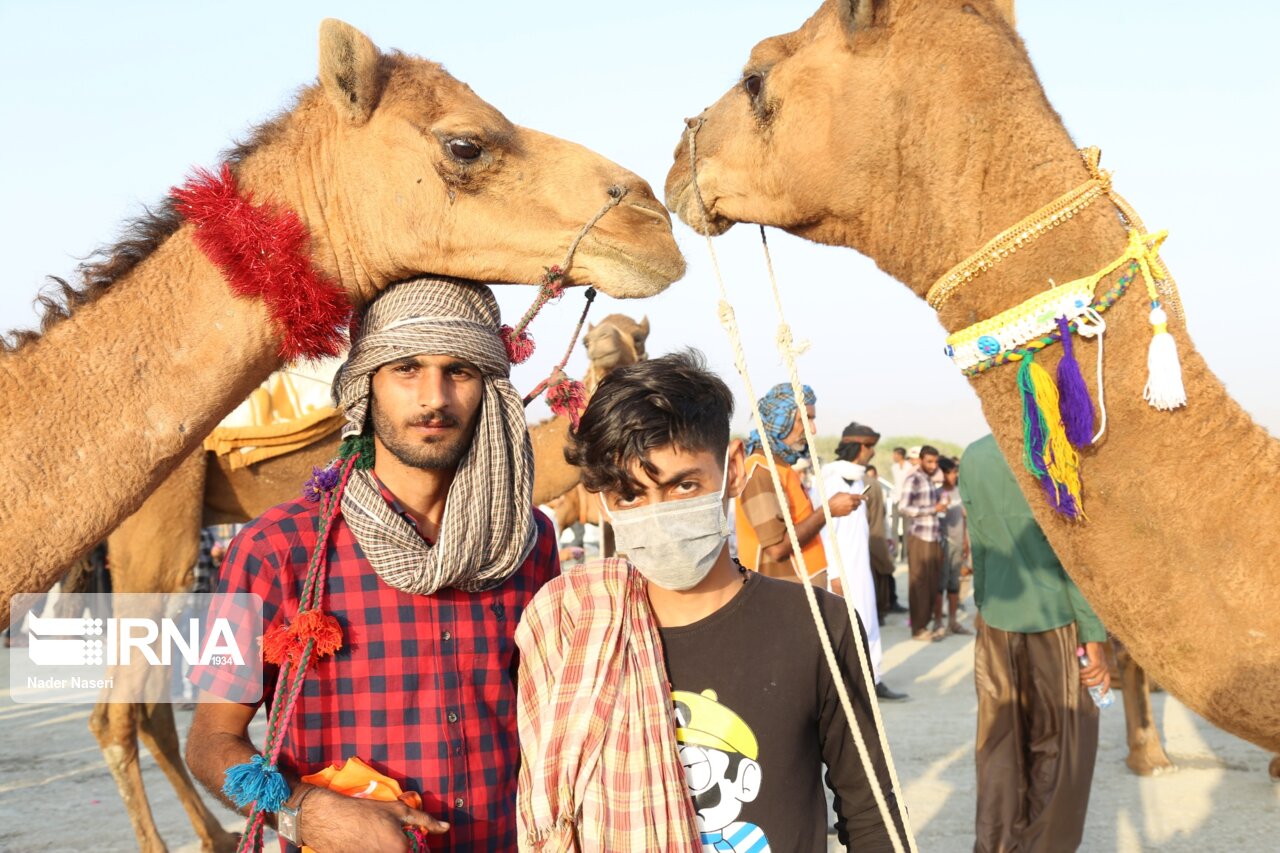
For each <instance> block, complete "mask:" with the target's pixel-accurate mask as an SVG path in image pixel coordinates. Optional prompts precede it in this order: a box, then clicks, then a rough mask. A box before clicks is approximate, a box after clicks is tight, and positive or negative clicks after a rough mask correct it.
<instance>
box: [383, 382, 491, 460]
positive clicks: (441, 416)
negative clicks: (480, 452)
mask: <svg viewBox="0 0 1280 853" xmlns="http://www.w3.org/2000/svg"><path fill="white" fill-rule="evenodd" d="M372 402H373V405H372V407H371V408H372V415H373V433H374V435H376V436H377V437H378V441H380V442H381V443H382V446H383V447H385V448H386V449H387V450H389V451H391V455H392V456H394V457H395V458H396V459H398V460H400V462H401V463H402V464H404V465H407V466H409V467H410V468H418V469H421V470H424V471H442V470H452V469H455V468H457V467H458V464H459V463H460V462H462V458H463V457H464V456H466V455H467V450H468V449H469V448H470V447H471V437H472V435H473V434H474V433H475V419H472V422H471V423H470V424H468V425H467V427H466V428H465V429H461V430H458V432H456V433H454V434H453V435H451V436H448V437H442V438H438V439H435V440H433V441H430V442H427V441H424V440H422V439H420V438H414V437H413V436H411V435H410V434H409V429H410V428H411V427H415V426H445V427H457V426H458V425H459V421H458V419H457V418H455V417H454V416H453V415H448V414H445V413H443V412H436V411H432V410H427V411H426V412H423V413H422V414H420V415H418V416H417V417H416V418H414V419H413V420H410V421H409V422H407V423H406V424H405V425H404V426H403V427H399V428H397V427H396V425H395V424H394V423H393V422H392V420H391V416H390V415H388V414H387V413H386V412H384V411H382V409H381V408H380V407H379V406H378V401H377V398H374V400H373V401H372ZM479 411H480V410H479V409H477V410H476V415H477V416H479Z"/></svg>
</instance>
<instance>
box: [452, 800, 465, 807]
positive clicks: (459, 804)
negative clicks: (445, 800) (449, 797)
mask: <svg viewBox="0 0 1280 853" xmlns="http://www.w3.org/2000/svg"><path fill="white" fill-rule="evenodd" d="M464 805H466V803H464V802H463V801H462V797H458V799H456V800H454V801H453V807H454V808H455V809H460V808H462V807H463V806H464Z"/></svg>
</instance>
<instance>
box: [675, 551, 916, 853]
mask: <svg viewBox="0 0 1280 853" xmlns="http://www.w3.org/2000/svg"><path fill="white" fill-rule="evenodd" d="M815 592H816V593H817V596H818V604H819V609H820V611H821V612H822V614H823V619H824V621H825V622H826V626H827V632H828V636H829V637H830V638H831V644H832V648H833V649H834V650H835V654H836V660H837V662H838V663H839V664H840V668H841V670H842V671H843V672H842V674H843V678H844V682H845V685H846V686H847V688H848V691H849V698H850V700H851V701H852V702H853V706H854V714H855V716H856V717H857V718H858V721H859V724H860V726H861V730H862V734H863V740H864V741H865V742H866V744H867V748H868V749H869V750H870V753H871V758H872V761H873V762H874V765H875V767H876V768H877V776H878V777H879V778H880V786H881V790H883V791H884V793H885V796H886V797H887V798H888V802H889V810H890V813H891V814H893V815H894V821H895V823H896V822H897V821H898V818H897V816H896V812H897V807H896V805H895V802H894V799H893V792H892V788H891V786H890V784H889V773H888V768H887V767H886V766H885V763H884V758H883V755H882V753H881V750H880V744H879V739H878V738H877V737H876V735H875V728H874V724H873V721H872V717H871V709H870V704H869V700H868V698H867V691H866V688H865V681H864V679H863V677H862V676H861V674H860V668H859V664H858V653H857V650H856V649H855V648H854V646H853V644H852V634H851V632H850V631H849V614H848V611H847V610H846V609H845V605H844V602H843V601H842V600H841V599H840V598H837V597H836V596H834V595H831V594H830V593H828V592H825V591H823V590H815ZM859 631H860V632H861V625H859ZM661 633H662V642H663V647H664V649H665V653H666V660H667V669H668V674H669V676H670V679H671V686H672V691H673V693H672V698H673V701H674V703H675V714H676V726H677V729H676V738H677V740H678V742H679V744H680V757H681V762H682V763H683V764H684V766H685V775H686V778H687V780H688V782H689V789H690V793H691V794H692V796H693V800H694V807H695V808H696V809H697V812H698V825H699V827H700V828H701V829H702V830H703V850H704V851H706V850H713V851H717V853H726V852H727V851H735V853H747V851H750V853H762V851H766V850H772V851H806V853H807V851H814V853H819V851H825V850H826V849H827V821H826V800H825V798H824V796H823V792H822V786H821V773H822V765H823V764H824V763H825V764H826V765H827V768H828V771H827V777H826V778H827V784H828V785H829V786H830V787H831V789H832V791H833V792H834V793H835V796H836V814H837V816H838V820H837V824H836V825H837V829H838V830H839V831H840V840H841V842H842V843H845V844H848V845H850V846H851V847H852V849H855V850H858V851H891V850H892V849H893V847H892V843H891V842H890V840H889V836H888V833H887V831H886V829H885V826H884V823H883V821H882V819H881V817H880V812H879V809H878V808H877V807H876V802H875V795H874V794H873V793H872V791H871V788H870V787H869V785H868V783H867V778H866V775H865V773H864V772H863V767H862V761H861V759H860V758H859V757H858V748H857V745H856V744H855V743H854V740H853V735H852V733H851V732H850V730H849V726H848V725H847V724H846V723H845V715H844V710H843V709H842V708H841V706H840V698H839V695H838V694H837V693H836V689H835V685H834V682H833V681H832V679H831V674H830V668H829V667H828V666H827V662H826V659H825V657H824V656H823V654H822V647H821V645H819V641H818V635H817V631H816V630H815V628H814V624H813V618H812V616H811V615H810V610H809V606H808V602H807V601H806V600H805V594H804V589H803V588H802V587H801V586H800V584H798V583H791V582H789V581H783V580H776V579H774V578H769V577H765V576H763V575H760V574H757V573H755V572H747V573H746V575H745V582H744V584H743V586H742V588H741V589H739V590H738V593H737V594H736V595H735V596H734V597H733V598H732V599H731V600H730V601H729V603H728V604H726V605H725V606H724V607H722V608H720V609H719V610H718V611H716V612H715V613H713V614H711V615H710V616H708V617H706V618H705V619H701V620H699V621H698V622H695V623H693V624H692V625H684V626H681V627H678V628H664V629H662V631H661ZM862 642H863V643H864V646H865V643H866V638H865V636H863V637H862Z"/></svg>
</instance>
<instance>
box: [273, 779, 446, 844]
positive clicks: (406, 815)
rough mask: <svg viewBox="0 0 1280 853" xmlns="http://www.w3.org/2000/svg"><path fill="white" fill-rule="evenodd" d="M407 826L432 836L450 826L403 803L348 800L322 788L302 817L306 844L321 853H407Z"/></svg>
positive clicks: (304, 807) (306, 805)
mask: <svg viewBox="0 0 1280 853" xmlns="http://www.w3.org/2000/svg"><path fill="white" fill-rule="evenodd" d="M405 826H421V827H423V828H424V829H426V830H427V832H429V833H431V834H432V835H440V834H443V833H445V832H448V831H449V824H448V823H446V822H445V821H442V820H436V819H435V818H433V817H432V816H431V815H429V814H427V813H426V812H424V811H419V810H418V809H411V808H409V807H408V806H406V805H405V804H404V803H402V802H400V801H398V800H397V801H396V802H394V803H383V802H378V801H376V800H360V799H356V798H354V797H344V796H343V795H342V794H338V793H335V792H333V791H330V790H328V789H327V788H320V789H317V790H316V791H315V793H313V794H311V796H309V797H307V799H306V800H305V801H304V802H303V803H302V810H301V811H300V812H299V813H298V828H299V829H300V830H301V833H302V842H303V843H304V844H305V845H306V846H308V847H311V848H313V849H315V850H317V851H320V853H338V851H342V850H368V851H371V853H382V851H389V853H407V851H408V850H409V839H408V837H406V836H405V834H404V829H403V827H405Z"/></svg>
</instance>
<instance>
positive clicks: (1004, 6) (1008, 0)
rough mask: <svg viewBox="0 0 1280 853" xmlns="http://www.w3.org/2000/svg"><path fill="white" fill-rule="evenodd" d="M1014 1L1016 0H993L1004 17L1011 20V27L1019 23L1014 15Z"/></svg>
mask: <svg viewBox="0 0 1280 853" xmlns="http://www.w3.org/2000/svg"><path fill="white" fill-rule="evenodd" d="M1013 3H1014V0H993V4H994V5H995V7H996V9H997V10H998V11H999V12H1000V14H1001V15H1004V19H1005V20H1006V21H1008V22H1009V26H1011V27H1013V26H1017V23H1018V22H1017V20H1016V19H1015V17H1014V12H1013Z"/></svg>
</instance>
